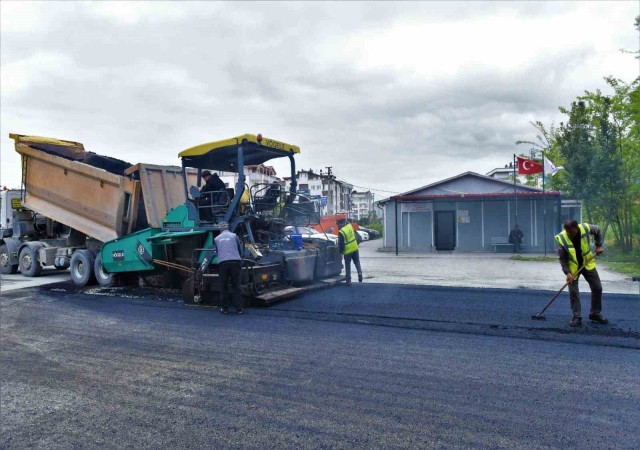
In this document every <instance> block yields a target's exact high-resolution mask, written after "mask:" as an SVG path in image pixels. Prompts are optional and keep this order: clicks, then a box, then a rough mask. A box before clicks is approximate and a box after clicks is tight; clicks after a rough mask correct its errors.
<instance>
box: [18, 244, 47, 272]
mask: <svg viewBox="0 0 640 450" xmlns="http://www.w3.org/2000/svg"><path fill="white" fill-rule="evenodd" d="M18 260H19V265H20V273H22V275H23V276H25V277H37V276H38V275H40V272H42V266H41V265H40V258H38V251H37V250H36V249H34V248H32V247H29V246H25V247H23V248H22V250H20V256H19V257H18Z"/></svg>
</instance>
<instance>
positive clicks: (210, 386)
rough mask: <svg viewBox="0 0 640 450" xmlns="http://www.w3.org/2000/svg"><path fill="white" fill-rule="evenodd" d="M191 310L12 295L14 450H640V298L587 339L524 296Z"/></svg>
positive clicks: (375, 298) (475, 292)
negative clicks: (231, 312) (81, 449)
mask: <svg viewBox="0 0 640 450" xmlns="http://www.w3.org/2000/svg"><path fill="white" fill-rule="evenodd" d="M97 294H102V295H97ZM175 297H176V295H174V293H172V292H160V293H157V292H146V291H138V290H136V291H127V290H117V289H115V290H89V291H86V290H85V291H79V290H77V289H75V288H73V287H72V286H70V285H69V284H57V285H50V286H48V287H40V288H33V289H25V290H19V291H14V292H10V293H6V294H3V296H2V300H1V306H2V309H1V313H2V316H1V322H0V324H1V331H2V361H1V362H2V364H1V371H2V372H1V375H2V383H3V385H2V399H1V400H2V405H1V406H2V409H1V412H0V414H1V417H0V419H1V420H0V422H1V424H2V425H1V426H2V438H1V441H0V447H7V448H22V447H31V446H36V447H46V448H50V447H65V448H68V447H72V446H87V447H93V446H98V445H100V446H105V447H145V448H149V447H153V448H159V447H164V448H166V447H172V448H173V447H176V448H185V447H191V448H193V447H207V448H223V447H251V448H264V447H275V448H292V447H295V448H329V447H331V448H364V447H385V448H386V447H403V448H414V447H428V448H451V447H491V448H639V447H640V425H638V424H640V408H638V405H639V404H640V384H639V383H638V373H640V351H639V350H638V349H639V348H640V333H639V332H640V327H639V326H638V323H637V320H638V317H640V315H639V314H638V313H639V312H640V301H639V299H638V296H637V295H636V296H624V295H615V296H614V295H609V296H607V297H606V298H605V307H606V312H607V314H608V315H609V317H610V318H611V319H612V325H611V326H609V327H599V328H596V327H595V326H591V325H587V326H585V327H584V329H582V330H577V331H574V330H569V328H568V327H566V322H567V319H568V306H567V304H566V301H567V300H566V298H564V299H559V303H558V304H557V305H554V306H553V307H552V308H551V310H550V313H549V314H548V317H549V320H548V321H547V322H532V321H530V320H529V319H528V317H529V315H530V314H532V313H533V312H536V311H537V310H538V309H539V308H540V307H541V305H543V304H544V303H545V302H546V300H547V298H548V293H544V292H542V293H540V292H528V291H521V290H517V291H515V290H514V291H510V290H504V289H501V290H482V289H455V288H442V287H440V288H432V287H423V286H422V287H415V286H393V285H380V284H378V285H374V284H366V283H364V284H362V285H355V286H353V287H352V288H350V289H349V288H346V287H344V286H339V287H335V288H332V289H329V290H324V291H316V292H312V293H309V294H307V295H305V296H303V297H301V298H297V299H294V300H291V301H288V302H285V303H280V304H278V305H276V306H274V307H272V308H269V309H251V310H249V313H248V314H247V315H245V316H222V315H220V314H219V313H218V312H217V311H215V310H213V309H206V308H194V307H186V306H184V305H183V304H182V303H180V302H179V301H178V300H176V298H175Z"/></svg>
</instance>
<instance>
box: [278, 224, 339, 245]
mask: <svg viewBox="0 0 640 450" xmlns="http://www.w3.org/2000/svg"><path fill="white" fill-rule="evenodd" d="M284 231H285V233H287V234H294V233H298V234H301V235H302V237H303V238H314V239H327V240H331V241H334V242H338V236H336V235H335V234H329V233H327V234H325V233H320V232H319V231H318V230H316V229H314V228H311V227H294V226H288V227H286V228H285V229H284Z"/></svg>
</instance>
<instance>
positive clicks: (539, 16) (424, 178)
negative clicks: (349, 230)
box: [0, 2, 636, 191]
mask: <svg viewBox="0 0 640 450" xmlns="http://www.w3.org/2000/svg"><path fill="white" fill-rule="evenodd" d="M616 6H617V7H618V8H622V7H623V6H624V8H627V9H629V8H628V7H627V6H626V5H621V4H616ZM581 7H582V6H581V5H579V4H572V3H562V4H555V3H554V4H551V3H540V2H534V3H493V2H485V3H479V2H478V3H434V2H424V3H399V4H396V3H375V2H374V3H350V2H349V3H323V2H318V3H279V2H278V3H263V2H247V3H209V2H197V3H178V2H172V3H153V2H151V3H148V4H142V5H140V4H135V3H123V4H120V3H113V2H105V3H98V4H96V3H78V2H65V3H47V2H43V3H32V4H26V5H22V6H20V7H19V9H20V8H21V9H22V14H23V15H22V16H16V15H15V12H14V11H12V12H13V13H14V14H13V15H12V19H7V18H6V17H7V16H8V14H2V36H1V37H2V47H1V52H2V54H1V56H2V61H1V62H2V70H3V72H2V102H1V115H2V121H1V124H0V128H1V133H2V136H0V145H1V151H2V179H3V181H2V183H5V182H9V183H10V184H17V183H19V177H18V175H17V173H19V172H18V171H17V170H16V167H18V166H17V158H16V156H14V155H15V153H14V152H13V149H12V141H11V140H9V139H8V137H7V135H8V133H9V132H10V131H11V132H18V133H25V134H42V135H49V136H54V137H60V138H67V139H71V140H76V141H80V142H84V143H85V144H86V146H87V147H88V148H89V149H90V150H93V151H97V152H102V153H105V154H109V155H112V156H115V157H118V158H122V159H126V160H128V161H131V162H133V163H136V162H139V161H145V162H155V163H161V164H178V162H179V161H178V159H177V153H178V152H179V151H180V150H182V149H184V148H187V147H190V146H192V145H195V144H198V143H202V142H206V141H210V140H215V139H221V138H226V137H229V136H232V135H237V134H241V133H246V132H254V133H257V132H262V133H264V134H265V135H269V136H273V137H274V138H276V139H281V140H285V141H289V142H291V143H295V144H298V145H300V146H301V147H302V150H303V153H302V155H301V158H300V161H299V163H298V166H299V167H304V168H309V167H313V168H316V169H320V168H322V167H324V166H328V165H331V166H333V168H334V171H335V173H336V174H338V175H339V176H340V177H341V178H343V179H346V180H348V181H351V182H353V183H354V184H356V185H360V186H370V187H374V188H379V189H387V190H393V191H404V190H408V189H411V188H414V187H416V186H420V185H424V184H427V183H429V182H432V181H435V180H437V179H439V178H444V177H449V176H452V175H455V174H457V173H460V172H463V171H466V170H476V171H478V172H486V171H488V170H490V169H492V168H494V167H496V166H501V165H503V164H504V163H505V162H508V161H509V160H510V158H511V155H512V153H513V152H514V150H515V148H514V142H515V140H517V139H521V138H528V137H532V135H533V130H532V129H531V127H530V125H529V121H531V120H543V121H545V122H549V121H551V120H557V118H558V117H559V116H558V112H557V107H558V106H559V105H563V104H567V103H568V102H569V101H570V100H571V99H572V98H574V97H575V96H576V95H579V94H581V93H582V91H583V90H584V89H594V88H597V87H601V86H602V81H601V78H602V76H604V75H607V74H609V72H608V71H609V70H610V68H609V66H608V65H606V64H604V62H603V61H604V59H603V58H604V57H603V53H602V52H603V51H604V52H605V53H606V52H609V53H615V52H617V51H618V48H620V47H625V46H627V47H631V46H630V45H628V44H627V42H628V41H627V39H629V36H631V38H633V26H632V24H631V23H629V24H627V23H622V22H620V23H618V22H617V21H616V20H617V18H618V17H619V16H620V14H619V12H617V11H616V10H615V8H614V10H612V12H611V14H612V16H611V20H610V21H609V23H608V24H607V25H606V26H602V29H601V30H598V33H600V34H597V33H596V30H589V33H590V35H589V36H587V35H585V36H584V39H582V40H581V41H580V42H578V43H575V42H574V43H573V44H566V45H565V44H564V43H563V42H560V41H559V42H557V43H556V45H555V46H554V47H552V48H542V47H540V46H539V45H538V44H537V43H536V38H535V37H532V39H531V40H530V41H522V42H523V43H526V45H525V44H523V48H522V52H523V53H525V54H528V53H529V52H530V53H531V58H524V59H523V61H522V62H521V63H520V64H519V65H517V66H513V65H506V66H504V67H503V66H501V65H500V64H494V63H490V62H486V63H485V62H484V60H483V58H477V56H478V55H457V57H456V61H455V64H456V66H455V67H457V68H454V66H450V64H452V62H451V61H450V60H442V61H441V60H430V59H428V58H427V57H423V56H422V55H421V54H416V55H415V61H410V62H411V67H413V68H414V69H416V70H417V69H420V70H423V69H421V68H422V67H423V66H425V67H426V69H425V70H426V71H423V72H416V70H410V69H408V68H407V67H404V66H399V65H395V64H393V63H392V61H380V60H378V59H374V60H367V59H366V58H365V59H362V58H363V57H362V56H361V55H360V56H358V55H359V53H357V52H365V53H363V54H371V55H374V56H375V57H377V58H380V57H382V56H380V55H383V54H382V53H378V49H377V48H375V47H371V45H373V44H370V43H369V42H370V41H368V40H367V38H366V36H379V35H383V34H384V33H385V32H386V30H389V29H391V28H394V27H395V29H400V30H402V29H403V27H404V26H405V24H406V25H407V26H409V27H416V26H418V27H430V26H436V25H437V26H441V25H442V24H444V23H451V24H452V26H454V25H456V24H457V25H459V24H461V23H462V24H464V23H467V21H476V20H480V19H482V20H487V21H490V20H492V18H495V17H515V18H519V19H520V20H525V19H526V20H538V21H542V22H540V23H544V21H545V20H550V21H552V22H549V23H551V24H553V25H550V26H554V27H555V26H556V22H553V20H557V18H558V17H561V16H562V15H565V16H562V17H570V16H571V14H573V13H574V12H575V11H578V10H579V9H580V8H581ZM2 8H3V12H4V10H6V3H3V4H2ZM119 8H124V9H119ZM590 8H596V6H590ZM630 9H633V8H630ZM580 11H582V10H580ZM580 11H578V12H580ZM606 11H608V10H607V9H597V8H596V9H595V10H594V12H593V14H596V13H597V14H604V13H606ZM578 12H576V14H577V13H578ZM587 13H589V12H588V11H587ZM587 13H584V11H582V12H580V14H587ZM632 13H633V12H632ZM616 14H617V15H616ZM8 20H13V21H15V22H14V23H13V25H12V24H8V22H7V21H8ZM469 23H471V22H469ZM567 26H568V25H567ZM624 27H627V28H628V32H621V31H620V30H621V29H624ZM418 29H419V28H418ZM456 29H457V28H456ZM462 29H464V27H463V28H462ZM545 31H546V30H545ZM362 36H365V38H362ZM354 37H357V40H356V41H354V40H353V39H354ZM460 38H462V39H465V40H469V41H472V40H473V39H474V38H475V36H473V35H471V34H470V35H468V36H467V35H465V36H461V37H460ZM504 39H505V44H504V45H505V48H504V49H502V48H487V49H486V52H487V53H486V55H487V56H488V57H489V59H488V61H496V60H498V61H499V60H500V58H499V56H500V54H501V52H502V51H505V52H507V53H505V55H508V54H509V53H508V51H509V48H508V47H506V46H508V44H509V39H511V37H510V36H505V37H504ZM518 39H523V38H522V37H518ZM606 39H611V40H612V41H615V43H614V44H612V47H613V48H611V49H608V50H607V49H604V50H603V49H602V48H601V47H602V45H601V43H602V42H606ZM616 39H618V40H616ZM354 42H357V44H354ZM354 45H355V47H354ZM421 45H422V46H423V47H424V48H425V50H429V49H433V48H435V47H436V46H443V47H446V45H447V42H446V41H445V40H443V41H442V42H432V41H429V42H424V43H423V44H421ZM421 48H422V47H421ZM398 50H401V49H398ZM353 52H356V53H355V54H354V53H353ZM367 52H368V53H367ZM496 55H497V56H498V58H497V59H496ZM471 56H474V58H471ZM480 56H482V55H480ZM629 59H630V63H629V65H630V67H633V68H635V67H636V66H635V63H634V61H633V59H632V58H630V57H629ZM430 68H433V69H434V70H433V71H432V70H431V69H430ZM594 68H595V70H597V72H595V73H593V70H594ZM440 69H443V70H444V69H449V71H450V72H451V73H450V74H448V75H447V74H444V73H440V72H438V70H440ZM598 71H599V72H598ZM627 73H628V72H624V73H620V74H616V73H614V75H618V76H625V75H626V74H627ZM276 167H277V168H278V169H279V170H281V171H283V170H284V171H286V169H287V166H286V164H282V165H280V164H276ZM283 175H284V173H283ZM5 184H6V183H5Z"/></svg>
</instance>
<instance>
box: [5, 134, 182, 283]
mask: <svg viewBox="0 0 640 450" xmlns="http://www.w3.org/2000/svg"><path fill="white" fill-rule="evenodd" d="M9 136H10V137H11V138H12V139H13V140H14V141H15V149H16V151H17V152H18V153H19V154H20V155H21V158H22V188H21V189H20V191H19V192H20V198H19V199H15V198H14V199H13V200H12V201H13V202H14V204H16V205H17V201H18V200H19V202H20V208H18V209H16V210H15V211H13V212H12V214H14V215H17V216H18V217H17V218H18V219H19V220H18V221H17V222H16V224H18V225H20V226H21V227H22V231H21V232H18V233H16V232H15V229H16V226H15V225H14V226H13V229H14V233H12V234H11V236H10V235H9V234H10V233H9V232H3V236H2V240H0V268H2V270H3V273H15V272H16V271H17V270H20V272H21V273H22V274H23V275H25V276H29V277H32V276H37V275H39V274H40V272H41V271H42V268H43V267H47V266H54V267H55V268H58V269H66V268H69V269H70V273H71V279H72V280H73V282H74V283H75V284H76V285H78V286H85V285H88V284H92V283H94V282H95V281H97V282H98V283H100V284H101V285H110V284H112V283H113V276H111V275H110V274H108V273H106V272H104V271H103V270H102V265H101V263H100V248H101V247H102V244H103V243H104V242H106V241H110V240H113V239H115V238H117V237H121V236H125V235H128V234H131V233H133V232H135V231H138V230H139V229H144V228H147V227H148V226H150V225H149V224H154V225H156V226H157V225H158V224H159V223H160V222H161V220H162V217H163V216H164V214H166V212H167V211H168V210H169V209H171V208H172V207H174V206H176V205H178V204H179V203H180V202H181V201H182V198H181V197H180V195H176V194H173V192H176V191H178V192H180V189H181V186H182V170H181V168H180V167H177V166H156V165H152V164H138V165H136V166H131V164H129V163H127V162H125V161H121V160H117V159H115V158H111V157H108V156H104V155H99V154H96V153H93V152H88V151H86V150H85V149H84V146H83V145H82V144H81V143H78V142H74V141H67V140H61V139H53V138H46V137H39V136H25V135H19V134H10V135H9ZM141 179H142V180H143V181H141ZM145 182H146V185H145V184H144V183H145ZM165 188H166V190H165ZM145 193H146V195H145ZM13 195H14V197H15V193H14V194H13ZM143 198H144V200H143ZM44 218H46V219H44ZM34 220H36V222H33V221H34ZM38 220H40V221H43V220H44V221H45V222H46V223H47V224H48V227H44V225H43V224H40V226H37V221H38ZM30 221H31V222H33V224H30ZM34 228H35V229H34ZM2 255H4V256H2Z"/></svg>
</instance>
